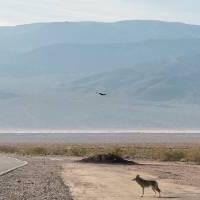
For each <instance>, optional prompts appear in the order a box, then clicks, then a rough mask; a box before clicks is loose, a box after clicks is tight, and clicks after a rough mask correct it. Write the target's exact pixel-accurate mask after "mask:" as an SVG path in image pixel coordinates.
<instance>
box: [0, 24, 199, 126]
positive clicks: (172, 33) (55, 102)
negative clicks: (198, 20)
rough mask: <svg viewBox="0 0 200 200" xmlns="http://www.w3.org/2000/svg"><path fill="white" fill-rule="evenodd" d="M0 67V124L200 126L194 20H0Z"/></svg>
mask: <svg viewBox="0 0 200 200" xmlns="http://www.w3.org/2000/svg"><path fill="white" fill-rule="evenodd" d="M0 70H1V75H0V109H1V115H0V128H21V129H23V128H29V129H32V128H52V129H54V128H55V129H57V128H64V129H65V128H66V129H68V128H71V129H73V128H74V129H77V128H78V129H90V128H91V129H98V128H124V129H127V128H128V129H130V128H175V129H179V128H190V129H193V128H194V129H195V128H200V125H199V121H198V119H199V117H200V112H199V111H200V89H199V88H200V79H199V77H200V26H198V25H189V24H182V23H172V22H162V21H142V20H137V21H121V22H112V23H100V22H56V23H40V24H30V25H20V26H16V27H0ZM96 92H105V93H107V96H104V97H101V96H98V95H97V94H96Z"/></svg>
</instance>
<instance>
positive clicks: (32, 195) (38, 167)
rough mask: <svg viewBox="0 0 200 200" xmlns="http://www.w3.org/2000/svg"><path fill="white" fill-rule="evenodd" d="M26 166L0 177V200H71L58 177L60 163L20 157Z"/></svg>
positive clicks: (40, 158)
mask: <svg viewBox="0 0 200 200" xmlns="http://www.w3.org/2000/svg"><path fill="white" fill-rule="evenodd" d="M19 159H22V160H26V161H27V162H28V165H26V166H24V167H21V168H19V169H16V170H14V171H12V172H10V173H8V174H5V175H3V176H0V188H1V189H0V200H56V199H57V200H71V197H70V193H69V190H68V187H67V186H65V185H64V183H63V180H62V179H61V176H60V171H61V167H60V166H61V163H60V162H59V161H58V160H51V159H45V160H44V158H42V157H38V158H36V157H32V158H31V157H30V158H28V157H22V158H19Z"/></svg>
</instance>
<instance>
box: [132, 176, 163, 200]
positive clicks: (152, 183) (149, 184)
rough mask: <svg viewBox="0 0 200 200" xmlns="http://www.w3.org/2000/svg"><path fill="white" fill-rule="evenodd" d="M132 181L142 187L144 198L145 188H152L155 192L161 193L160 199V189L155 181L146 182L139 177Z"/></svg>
mask: <svg viewBox="0 0 200 200" xmlns="http://www.w3.org/2000/svg"><path fill="white" fill-rule="evenodd" d="M132 181H136V182H137V183H138V184H139V185H140V186H141V187H142V196H141V197H143V196H144V188H146V187H151V188H152V190H153V191H154V192H155V195H156V192H158V193H159V197H160V192H161V191H160V189H159V187H158V183H157V182H156V181H153V180H144V179H143V178H141V177H140V176H139V175H137V176H136V178H134V179H132Z"/></svg>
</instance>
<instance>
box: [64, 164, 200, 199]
mask: <svg viewBox="0 0 200 200" xmlns="http://www.w3.org/2000/svg"><path fill="white" fill-rule="evenodd" d="M63 167H64V171H63V174H62V176H63V178H64V181H65V184H66V185H68V186H69V187H70V191H71V193H72V197H73V199H74V200H114V199H115V200H122V199H123V200H133V199H135V200H137V199H141V197H140V195H141V188H140V186H138V185H137V184H136V183H135V182H133V181H131V179H132V178H134V177H135V176H136V175H137V174H140V175H141V176H143V177H144V178H147V179H148V178H150V179H152V178H153V179H156V180H158V182H159V186H160V188H161V190H162V198H165V199H183V200H199V199H200V187H198V184H199V182H198V181H200V180H199V177H200V167H199V166H196V165H189V164H179V163H178V164H172V163H151V164H147V163H146V165H143V166H122V165H115V166H113V165H95V164H83V163H75V162H68V163H66V164H64V166H63ZM193 170H194V173H191V174H190V172H193ZM195 172H196V174H195ZM184 173H185V174H186V175H183V174H184ZM188 177H190V178H188ZM193 178H194V179H193ZM179 179H180V180H179ZM143 199H146V200H150V199H155V196H154V192H153V191H152V190H151V189H146V190H145V196H144V198H143Z"/></svg>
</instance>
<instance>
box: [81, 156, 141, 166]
mask: <svg viewBox="0 0 200 200" xmlns="http://www.w3.org/2000/svg"><path fill="white" fill-rule="evenodd" d="M80 162H85V163H96V164H125V165H136V164H137V163H136V162H134V161H129V160H125V159H123V158H122V157H120V156H118V155H115V154H98V155H95V156H91V157H88V158H84V159H82V160H80Z"/></svg>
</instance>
